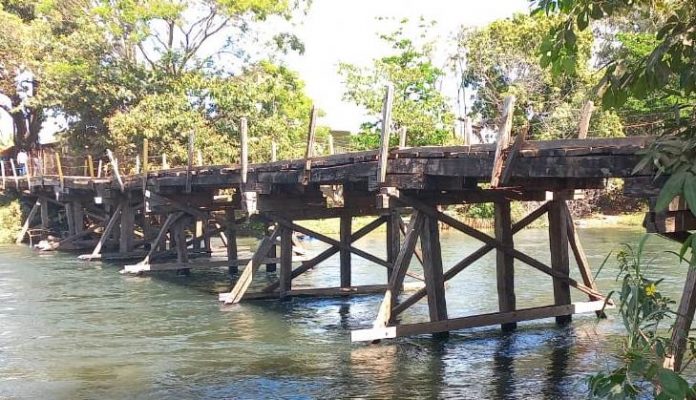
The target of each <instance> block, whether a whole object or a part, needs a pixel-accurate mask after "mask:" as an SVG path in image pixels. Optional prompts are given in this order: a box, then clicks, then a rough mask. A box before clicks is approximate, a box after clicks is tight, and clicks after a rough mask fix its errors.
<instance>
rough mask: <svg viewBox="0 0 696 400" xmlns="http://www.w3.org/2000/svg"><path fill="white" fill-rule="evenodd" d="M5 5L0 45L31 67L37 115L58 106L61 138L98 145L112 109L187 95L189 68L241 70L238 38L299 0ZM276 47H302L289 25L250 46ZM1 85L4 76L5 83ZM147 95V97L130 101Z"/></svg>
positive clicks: (81, 0) (217, 73)
mask: <svg viewBox="0 0 696 400" xmlns="http://www.w3.org/2000/svg"><path fill="white" fill-rule="evenodd" d="M5 4H9V5H11V6H12V7H8V8H5V9H4V10H3V11H0V22H3V21H5V20H6V21H8V22H10V23H11V24H12V25H11V27H10V28H8V30H7V31H1V32H0V34H2V37H0V42H3V43H5V42H4V41H3V40H4V39H5V37H7V38H9V39H11V40H13V41H14V42H13V43H9V44H8V45H7V46H2V45H0V51H2V52H3V56H4V53H8V54H9V55H10V57H8V58H7V59H11V60H17V61H16V62H15V64H20V63H23V64H25V65H27V66H28V67H29V69H30V70H31V71H32V72H33V73H34V74H35V75H36V76H37V80H38V82H39V84H40V90H37V92H36V95H35V97H34V98H33V99H32V101H31V106H32V107H33V109H35V110H37V114H38V115H40V117H39V118H36V120H37V122H40V121H41V120H43V118H44V117H45V115H46V113H47V112H53V113H60V114H61V115H64V116H66V117H67V118H68V121H69V124H70V127H69V130H68V131H67V132H65V135H64V138H65V140H66V141H67V142H68V143H69V144H72V145H73V146H74V147H80V148H81V147H82V146H83V145H92V146H93V147H97V148H101V147H103V146H105V145H107V144H109V142H110V139H111V132H110V129H111V127H110V126H109V124H108V122H109V121H110V120H111V118H112V117H113V116H115V115H117V114H119V115H121V114H123V113H126V112H129V111H131V110H135V112H138V111H147V110H151V109H152V106H153V104H154V103H157V102H159V101H165V102H168V101H170V100H172V99H171V98H167V96H165V94H167V93H171V92H176V93H179V94H180V95H182V96H187V95H188V93H187V89H186V88H185V87H184V86H185V85H186V84H187V83H189V82H192V81H194V80H192V79H190V78H191V76H192V75H197V74H198V75H200V76H201V77H203V78H215V77H223V76H227V75H229V73H230V72H231V71H232V70H234V69H237V70H238V69H240V67H241V66H244V65H245V64H247V63H248V60H249V55H248V54H246V53H245V52H244V48H243V47H242V46H240V45H239V42H240V41H242V40H243V39H244V38H246V37H249V36H251V35H249V33H250V31H251V30H252V29H253V27H255V26H260V25H261V23H262V22H263V21H265V20H266V19H267V18H269V17H270V16H280V17H284V18H289V17H290V14H291V13H292V11H293V10H295V9H296V8H297V7H301V6H302V5H303V4H305V3H304V1H303V0H298V1H297V2H294V3H291V2H289V1H287V0H249V1H247V0H244V1H242V0H145V1H135V0H98V1H95V2H89V1H87V0H69V1H66V2H55V1H49V0H33V1H32V0H7V1H4V2H3V6H4V5H5ZM7 25H8V26H10V24H7ZM15 28H17V29H15ZM275 46H289V47H291V48H294V49H297V50H302V49H301V43H300V42H299V41H298V40H297V39H296V38H295V37H294V36H293V35H291V34H288V33H281V34H279V35H278V36H277V37H276V38H274V40H273V41H272V42H271V43H268V44H266V43H259V44H258V46H257V47H258V48H267V49H268V51H269V53H270V52H272V50H273V49H274V48H275ZM27 49H28V50H30V51H23V50H27ZM3 59H5V58H3ZM6 70H8V69H7V68H6ZM3 78H4V81H5V82H9V81H11V80H12V79H13V78H14V77H13V76H11V74H8V73H6V74H5V75H4V76H3ZM7 87H8V86H7V85H3V87H2V89H3V92H7ZM145 99H147V100H148V101H149V102H148V103H147V104H144V105H143V106H142V107H138V106H139V104H140V102H141V101H143V100H145ZM165 99H166V100H165ZM153 102H154V103H153ZM136 119H137V118H136ZM39 125H40V124H39ZM36 133H37V134H38V131H37V132H36ZM34 136H36V135H34ZM27 139H28V140H34V139H35V137H30V138H27Z"/></svg>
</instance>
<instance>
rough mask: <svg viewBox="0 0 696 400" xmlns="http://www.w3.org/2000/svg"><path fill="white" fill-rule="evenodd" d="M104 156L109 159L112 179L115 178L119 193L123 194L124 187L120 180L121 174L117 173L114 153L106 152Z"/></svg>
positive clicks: (116, 161)
mask: <svg viewBox="0 0 696 400" xmlns="http://www.w3.org/2000/svg"><path fill="white" fill-rule="evenodd" d="M106 155H107V156H108V157H109V161H110V162H111V169H112V170H113V174H114V177H115V178H116V182H118V186H119V187H120V188H121V193H123V192H125V191H126V187H125V185H124V184H123V180H122V179H121V173H120V172H119V171H118V160H117V159H116V157H114V153H112V152H111V150H106Z"/></svg>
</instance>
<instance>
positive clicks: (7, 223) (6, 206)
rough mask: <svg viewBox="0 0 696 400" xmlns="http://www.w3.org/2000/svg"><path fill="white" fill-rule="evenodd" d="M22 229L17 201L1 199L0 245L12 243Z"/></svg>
mask: <svg viewBox="0 0 696 400" xmlns="http://www.w3.org/2000/svg"><path fill="white" fill-rule="evenodd" d="M20 229H22V209H21V207H20V205H19V200H10V199H8V198H5V197H3V198H2V200H1V201H0V243H5V244H8V243H14V242H15V239H17V234H18V233H19V231H20Z"/></svg>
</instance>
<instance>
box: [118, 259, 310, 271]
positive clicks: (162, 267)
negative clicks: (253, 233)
mask: <svg viewBox="0 0 696 400" xmlns="http://www.w3.org/2000/svg"><path fill="white" fill-rule="evenodd" d="M306 259H307V258H306V257H293V260H292V261H293V262H302V261H305V260H306ZM249 261H251V258H246V259H238V260H232V261H226V260H225V261H202V262H188V263H177V262H172V263H157V264H133V265H126V266H124V267H123V269H122V270H121V273H122V274H140V273H143V272H157V271H176V270H179V269H188V268H197V269H201V268H218V267H229V266H240V265H247V264H248V263H249ZM279 262H280V258H277V257H276V258H265V259H263V260H261V262H260V263H259V264H261V265H264V264H277V263H279Z"/></svg>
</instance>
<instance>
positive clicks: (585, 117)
mask: <svg viewBox="0 0 696 400" xmlns="http://www.w3.org/2000/svg"><path fill="white" fill-rule="evenodd" d="M593 110H594V103H593V102H592V101H589V100H588V101H587V102H586V103H585V104H584V105H583V106H582V111H580V122H579V123H578V138H579V139H586V138H587V133H588V131H589V130H590V118H592V111H593Z"/></svg>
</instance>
